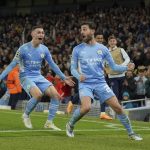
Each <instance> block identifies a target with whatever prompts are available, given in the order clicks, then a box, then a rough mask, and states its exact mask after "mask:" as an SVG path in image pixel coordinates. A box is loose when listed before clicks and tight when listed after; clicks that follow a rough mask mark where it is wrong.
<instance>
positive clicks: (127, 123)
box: [117, 114, 134, 134]
mask: <svg viewBox="0 0 150 150" xmlns="http://www.w3.org/2000/svg"><path fill="white" fill-rule="evenodd" d="M117 116H118V119H119V120H120V122H121V123H122V124H123V126H124V127H125V128H126V130H127V132H128V134H132V133H134V132H133V130H132V126H131V123H130V119H129V118H128V116H127V115H125V114H121V115H117Z"/></svg>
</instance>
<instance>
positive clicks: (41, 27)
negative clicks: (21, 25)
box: [31, 25, 43, 31]
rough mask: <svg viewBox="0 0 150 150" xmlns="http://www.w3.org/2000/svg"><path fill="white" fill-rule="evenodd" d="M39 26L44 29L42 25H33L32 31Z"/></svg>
mask: <svg viewBox="0 0 150 150" xmlns="http://www.w3.org/2000/svg"><path fill="white" fill-rule="evenodd" d="M37 28H42V29H43V26H42V25H36V26H33V27H32V29H31V31H33V30H35V29H37Z"/></svg>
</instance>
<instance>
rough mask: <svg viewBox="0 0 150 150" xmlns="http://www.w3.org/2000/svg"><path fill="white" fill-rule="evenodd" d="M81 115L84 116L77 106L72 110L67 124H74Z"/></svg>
mask: <svg viewBox="0 0 150 150" xmlns="http://www.w3.org/2000/svg"><path fill="white" fill-rule="evenodd" d="M83 116H84V115H83V114H81V113H80V108H77V109H76V110H75V111H74V113H73V115H72V118H71V119H70V121H69V124H70V125H71V126H74V125H75V123H76V122H77V121H78V120H80V119H81V118H82V117H83Z"/></svg>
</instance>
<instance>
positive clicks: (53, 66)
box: [45, 51, 74, 86]
mask: <svg viewBox="0 0 150 150" xmlns="http://www.w3.org/2000/svg"><path fill="white" fill-rule="evenodd" d="M45 60H46V61H47V62H48V64H49V66H50V67H51V69H52V70H53V71H54V72H55V73H56V74H57V75H58V76H60V78H61V79H62V80H64V82H65V83H66V84H68V85H69V86H74V81H73V80H72V78H71V77H66V76H65V75H64V74H63V73H62V71H61V70H60V69H59V67H58V66H57V65H56V63H55V62H54V61H53V59H52V56H51V55H50V52H49V51H47V52H46V56H45Z"/></svg>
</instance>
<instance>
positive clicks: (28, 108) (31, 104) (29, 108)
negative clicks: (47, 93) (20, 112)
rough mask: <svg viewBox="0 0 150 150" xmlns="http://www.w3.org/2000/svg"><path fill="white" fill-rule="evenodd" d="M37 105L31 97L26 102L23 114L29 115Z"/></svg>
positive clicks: (36, 101)
mask: <svg viewBox="0 0 150 150" xmlns="http://www.w3.org/2000/svg"><path fill="white" fill-rule="evenodd" d="M37 103H38V100H36V99H35V98H34V97H32V98H31V99H30V100H29V101H28V102H27V106H26V109H25V114H26V115H29V114H30V113H31V112H32V110H33V109H34V108H35V107H36V105H37Z"/></svg>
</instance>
